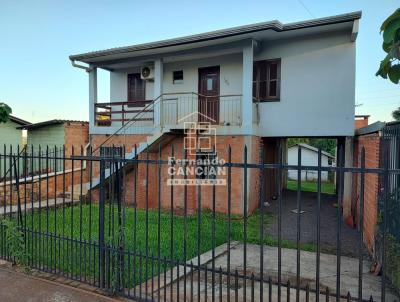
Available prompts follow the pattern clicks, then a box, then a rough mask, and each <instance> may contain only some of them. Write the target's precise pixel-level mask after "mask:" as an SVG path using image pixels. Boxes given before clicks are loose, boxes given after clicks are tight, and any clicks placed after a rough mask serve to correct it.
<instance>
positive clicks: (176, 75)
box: [172, 70, 183, 84]
mask: <svg viewBox="0 0 400 302" xmlns="http://www.w3.org/2000/svg"><path fill="white" fill-rule="evenodd" d="M172 75H173V83H174V84H182V83H183V70H177V71H174V72H173V74H172Z"/></svg>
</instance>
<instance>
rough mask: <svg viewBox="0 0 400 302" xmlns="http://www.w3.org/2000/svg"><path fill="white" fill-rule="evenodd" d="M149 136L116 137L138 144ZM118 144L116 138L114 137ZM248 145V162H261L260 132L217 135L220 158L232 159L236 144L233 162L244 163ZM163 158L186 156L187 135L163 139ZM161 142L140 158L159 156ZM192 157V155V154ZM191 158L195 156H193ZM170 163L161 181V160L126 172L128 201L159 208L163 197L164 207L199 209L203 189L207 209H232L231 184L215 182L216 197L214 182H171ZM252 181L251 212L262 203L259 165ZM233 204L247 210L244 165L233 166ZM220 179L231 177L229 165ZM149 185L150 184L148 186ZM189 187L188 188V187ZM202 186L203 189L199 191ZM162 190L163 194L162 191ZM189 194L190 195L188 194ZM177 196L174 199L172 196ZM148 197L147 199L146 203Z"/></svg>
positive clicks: (234, 208)
mask: <svg viewBox="0 0 400 302" xmlns="http://www.w3.org/2000/svg"><path fill="white" fill-rule="evenodd" d="M145 139H146V136H139V135H136V136H135V135H132V136H128V137H127V138H126V139H124V140H123V138H122V137H121V138H120V139H117V140H116V141H118V140H120V142H121V145H122V142H123V141H125V142H126V143H127V145H128V147H129V146H134V145H135V143H136V144H138V143H140V142H141V141H144V140H145ZM103 141H104V137H103V138H100V137H98V136H97V135H96V136H95V135H93V136H92V144H93V145H94V146H95V145H96V143H98V142H103ZM114 144H115V145H116V142H115V141H114ZM245 144H246V145H247V146H248V163H259V162H260V158H259V156H260V148H261V146H262V142H261V139H260V138H259V137H256V136H217V139H216V144H215V150H216V152H217V155H218V158H219V159H223V160H225V161H228V157H229V152H228V150H229V146H231V147H232V154H231V156H232V162H233V163H243V161H244V146H245ZM161 145H162V149H161V159H162V160H168V157H170V156H172V153H174V156H175V158H177V159H183V158H184V136H183V135H174V136H172V137H169V138H166V140H165V141H163V142H162V143H161ZM157 150H158V146H155V147H154V148H152V150H150V151H149V153H147V152H144V153H141V154H140V155H139V159H146V158H147V156H148V158H149V159H157V158H158V156H159V155H158V152H157ZM189 158H190V156H189ZM191 159H195V156H192V157H191ZM168 167H169V165H167V164H163V165H161V167H160V185H159V181H158V171H159V167H158V164H155V163H150V164H148V165H146V164H145V163H141V164H140V165H139V168H138V169H137V170H135V169H133V170H132V171H130V172H129V173H127V174H126V178H125V188H126V196H125V201H126V203H127V204H131V205H132V204H134V203H135V201H136V203H137V206H138V207H139V208H145V207H146V205H147V206H148V207H149V208H157V207H158V200H159V198H160V204H161V207H162V208H164V209H170V208H171V206H172V207H173V208H174V210H175V211H177V212H182V210H183V209H184V207H185V201H186V202H187V204H186V206H187V208H188V211H189V212H193V211H195V210H196V209H197V208H198V206H199V204H198V202H199V199H198V196H199V193H200V196H201V198H200V203H201V207H202V208H203V209H210V210H212V209H213V207H214V200H215V210H216V211H217V212H224V213H226V212H228V186H227V185H226V186H225V185H222V186H215V199H214V197H213V196H214V191H213V190H214V189H213V186H201V188H200V187H199V186H169V185H167V181H168V179H169V178H171V177H170V174H169V173H168ZM247 173H248V182H247V196H248V197H247V202H248V212H249V213H251V212H252V211H254V209H256V208H257V207H258V205H259V188H260V179H259V171H258V170H257V169H250V168H249V169H248V171H247ZM231 175H232V178H231V196H230V198H231V207H232V213H233V214H238V215H241V214H243V200H244V195H243V194H244V183H245V182H244V181H243V179H244V171H243V168H237V167H232V169H231ZM176 178H183V176H176V177H175V179H176ZM188 178H195V177H194V176H188ZM218 178H219V179H225V180H226V181H227V179H228V169H227V168H226V169H225V170H224V173H223V175H220V176H218ZM146 185H147V186H146ZM185 189H186V191H185ZM199 190H201V192H199ZM159 191H160V197H158V192H159ZM185 194H186V198H185ZM93 196H94V198H96V196H97V197H98V193H95V192H94V193H93ZM171 196H173V200H172V198H171ZM146 201H147V203H146Z"/></svg>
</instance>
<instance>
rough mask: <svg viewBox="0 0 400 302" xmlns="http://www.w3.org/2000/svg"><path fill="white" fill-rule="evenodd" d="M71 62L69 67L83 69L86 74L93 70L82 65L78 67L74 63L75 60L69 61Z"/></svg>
mask: <svg viewBox="0 0 400 302" xmlns="http://www.w3.org/2000/svg"><path fill="white" fill-rule="evenodd" d="M70 61H71V65H72V66H74V67H76V68H80V69H84V70H85V71H86V72H91V71H92V70H93V68H90V67H87V66H84V65H79V64H76V63H75V60H72V59H70Z"/></svg>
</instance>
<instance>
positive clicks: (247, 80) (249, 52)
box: [241, 40, 254, 134]
mask: <svg viewBox="0 0 400 302" xmlns="http://www.w3.org/2000/svg"><path fill="white" fill-rule="evenodd" d="M253 52H254V41H253V40H251V41H249V43H248V45H246V46H244V47H243V73H242V104H241V111H242V130H243V133H245V134H250V133H251V128H252V127H253Z"/></svg>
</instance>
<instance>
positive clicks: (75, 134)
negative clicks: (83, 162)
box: [64, 122, 89, 169]
mask: <svg viewBox="0 0 400 302" xmlns="http://www.w3.org/2000/svg"><path fill="white" fill-rule="evenodd" d="M88 143H89V123H86V122H65V124H64V146H65V156H66V157H70V156H71V155H72V152H74V154H75V155H79V154H81V152H82V153H83V152H84V148H85V146H86V145H87V144H88ZM71 167H72V161H69V160H68V161H66V163H65V168H66V169H70V168H71ZM77 167H80V162H79V161H74V168H77Z"/></svg>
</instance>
